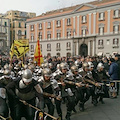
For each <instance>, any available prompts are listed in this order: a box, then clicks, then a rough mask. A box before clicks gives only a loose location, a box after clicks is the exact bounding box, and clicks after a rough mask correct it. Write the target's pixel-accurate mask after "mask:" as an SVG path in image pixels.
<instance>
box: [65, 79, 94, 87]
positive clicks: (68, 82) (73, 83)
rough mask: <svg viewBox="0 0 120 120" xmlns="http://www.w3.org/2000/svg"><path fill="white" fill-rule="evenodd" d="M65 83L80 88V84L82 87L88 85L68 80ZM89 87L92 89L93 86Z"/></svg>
mask: <svg viewBox="0 0 120 120" xmlns="http://www.w3.org/2000/svg"><path fill="white" fill-rule="evenodd" d="M64 82H65V83H67V84H70V85H76V86H78V84H79V85H80V86H81V87H83V86H86V85H87V84H83V83H75V82H72V81H67V80H65V81H64ZM88 87H92V86H91V85H88Z"/></svg>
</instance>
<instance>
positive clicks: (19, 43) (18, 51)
mask: <svg viewBox="0 0 120 120" xmlns="http://www.w3.org/2000/svg"><path fill="white" fill-rule="evenodd" d="M28 51H29V41H28V40H27V39H25V40H14V43H13V44H12V46H11V51H10V56H11V58H12V57H13V55H14V54H15V55H16V56H17V58H20V57H22V56H23V55H24V54H25V53H26V52H28Z"/></svg>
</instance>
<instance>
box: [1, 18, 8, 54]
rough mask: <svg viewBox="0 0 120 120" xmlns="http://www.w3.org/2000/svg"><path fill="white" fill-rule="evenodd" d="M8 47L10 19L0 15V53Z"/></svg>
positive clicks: (6, 50)
mask: <svg viewBox="0 0 120 120" xmlns="http://www.w3.org/2000/svg"><path fill="white" fill-rule="evenodd" d="M9 48H10V20H9V19H7V18H3V17H2V16H0V53H1V52H7V53H8V51H9Z"/></svg>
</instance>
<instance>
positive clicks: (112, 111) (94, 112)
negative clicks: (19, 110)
mask: <svg viewBox="0 0 120 120" xmlns="http://www.w3.org/2000/svg"><path fill="white" fill-rule="evenodd" d="M104 102H105V104H101V103H98V105H97V106H93V104H91V99H90V100H89V101H88V102H87V103H86V104H85V111H84V112H80V111H79V108H78V106H76V110H77V113H73V112H72V116H71V120H120V95H119V96H118V97H117V98H116V99H110V98H104ZM62 111H63V118H64V119H63V120H66V119H65V114H66V106H65V104H62ZM54 116H57V113H56V110H55V114H54ZM22 120H25V119H24V118H23V119H22Z"/></svg>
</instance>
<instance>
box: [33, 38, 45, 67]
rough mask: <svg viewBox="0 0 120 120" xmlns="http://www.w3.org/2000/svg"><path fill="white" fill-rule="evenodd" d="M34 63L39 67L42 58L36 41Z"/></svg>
mask: <svg viewBox="0 0 120 120" xmlns="http://www.w3.org/2000/svg"><path fill="white" fill-rule="evenodd" d="M34 61H36V62H37V65H38V66H40V65H41V64H42V63H43V56H42V53H41V50H40V43H39V40H38V41H37V45H36V48H35V53H34Z"/></svg>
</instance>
